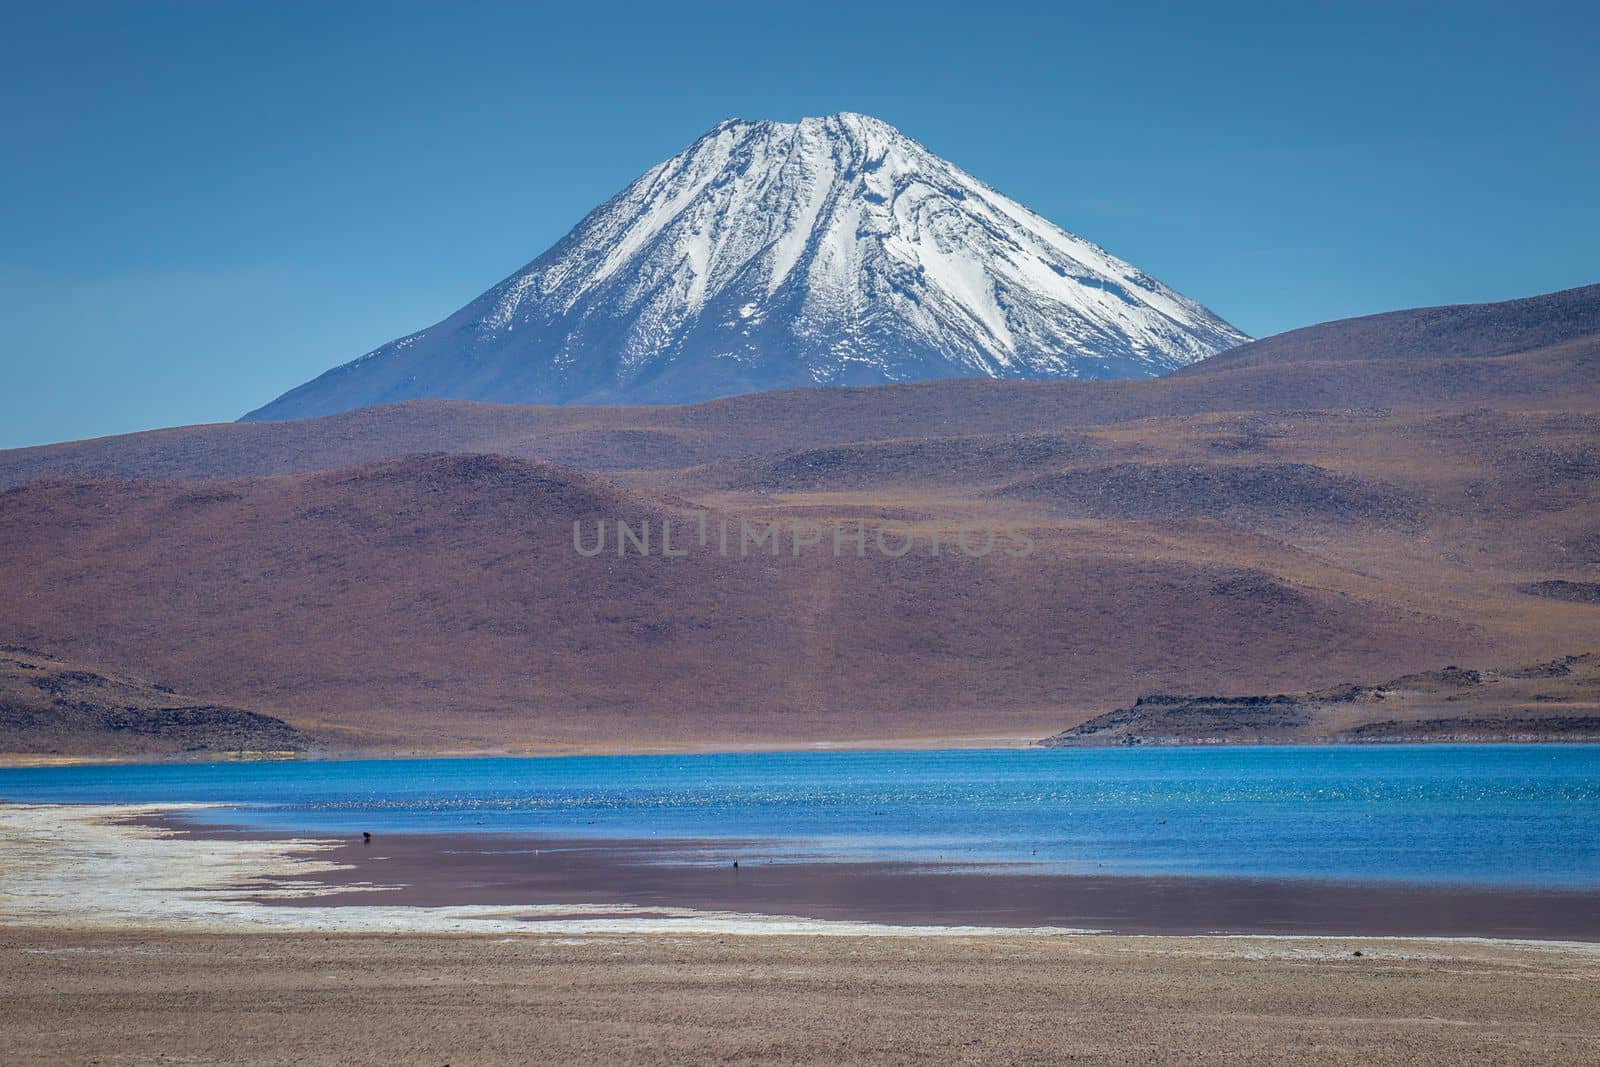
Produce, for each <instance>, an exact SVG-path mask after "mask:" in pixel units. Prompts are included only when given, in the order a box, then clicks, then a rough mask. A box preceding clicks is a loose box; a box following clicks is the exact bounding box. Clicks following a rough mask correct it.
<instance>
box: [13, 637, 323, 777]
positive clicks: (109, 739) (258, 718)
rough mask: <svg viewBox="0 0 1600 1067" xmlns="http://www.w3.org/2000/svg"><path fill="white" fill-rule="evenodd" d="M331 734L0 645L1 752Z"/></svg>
mask: <svg viewBox="0 0 1600 1067" xmlns="http://www.w3.org/2000/svg"><path fill="white" fill-rule="evenodd" d="M330 740H332V739H331V738H325V737H319V736H317V735H316V734H314V733H309V732H307V731H305V730H300V729H297V728H295V727H294V726H291V725H290V724H288V723H286V722H284V721H282V720H281V719H275V718H272V717H271V716H269V715H259V714H257V713H255V712H252V711H245V710H244V709H242V708H232V707H225V706H219V705H216V704H208V703H205V702H203V701H197V700H195V699H193V698H191V697H187V696H185V695H183V694H181V693H179V692H177V691H176V690H174V689H172V688H171V687H170V686H166V685H161V684H157V683H152V682H145V681H140V680H138V679H133V678H128V677H125V676H108V675H104V674H100V673H98V672H96V671H92V670H88V669H86V668H85V667H83V666H82V665H80V664H73V663H64V662H62V661H61V660H58V659H56V658H54V657H52V656H46V655H44V654H43V653H40V652H36V651H34V650H32V649H28V648H20V647H16V646H7V647H4V648H0V753H4V754H6V755H60V756H84V755H93V756H105V755H127V756H134V755H150V754H153V753H166V754H171V753H185V754H189V755H196V756H199V755H212V756H214V755H216V754H218V753H223V752H232V753H258V754H259V753H263V752H271V753H286V752H305V751H308V750H311V749H318V748H323V747H326V746H327V745H328V744H329V742H330Z"/></svg>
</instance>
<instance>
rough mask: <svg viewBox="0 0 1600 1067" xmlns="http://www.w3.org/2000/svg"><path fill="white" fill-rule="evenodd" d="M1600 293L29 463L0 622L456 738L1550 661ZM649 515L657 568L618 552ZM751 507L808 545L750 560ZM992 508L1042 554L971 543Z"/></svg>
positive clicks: (754, 733)
mask: <svg viewBox="0 0 1600 1067" xmlns="http://www.w3.org/2000/svg"><path fill="white" fill-rule="evenodd" d="M1597 303H1600V289H1590V290H1577V291H1574V292H1573V293H1568V294H1555V295H1554V296H1553V297H1552V298H1540V299H1539V300H1535V301H1532V302H1520V301H1519V302H1512V303H1511V304H1508V305H1492V306H1489V309H1488V310H1487V311H1485V310H1484V309H1482V308H1479V309H1465V310H1463V309H1444V310H1445V311H1446V312H1450V313H1449V314H1443V313H1441V312H1419V313H1403V314H1401V315H1399V316H1390V317H1379V318H1378V319H1375V320H1354V321H1353V322H1352V323H1347V324H1330V325H1328V326H1324V327H1317V328H1314V329H1313V330H1312V331H1300V333H1301V334H1305V335H1307V336H1302V337H1299V338H1298V339H1294V340H1292V341H1291V340H1288V339H1272V340H1268V341H1265V342H1259V343H1258V344H1257V345H1253V346H1247V347H1248V348H1249V349H1250V351H1248V352H1247V351H1246V350H1244V349H1241V350H1239V351H1238V352H1236V353H1233V354H1231V355H1225V356H1223V357H1218V358H1217V359H1216V360H1213V361H1208V364H1207V365H1202V366H1200V367H1197V368H1194V369H1191V370H1189V371H1186V372H1185V373H1183V374H1179V375H1173V376H1171V377H1168V378H1164V379H1158V380H1155V381H1148V382H1138V383H1060V384H1043V383H1000V382H975V381H951V382H940V383H930V384H922V385H908V386H896V387H887V388H880V389H840V390H831V391H797V392H785V393H771V394H758V395H753V396H745V397H738V398H734V399H730V400H725V401H717V402H714V403H710V404H702V405H695V406H692V407H683V408H588V409H579V408H515V407H496V406H488V405H473V404H458V403H448V402H418V403H414V404H407V405H400V406H395V407H389V408H378V409H372V410H368V411H360V412H353V413H350V414H348V415H339V416H333V417H330V418H326V419H317V420H308V421H305V422H290V423H255V424H240V425H228V426H209V427H190V428H185V429H179V430H169V431H159V432H157V433H152V434H140V435H132V436H129V437H124V438H108V439H104V440H101V441H91V442H76V443H72V444H65V445H56V446H48V447H46V448H38V449H24V450H18V451H16V452H10V453H3V454H0V482H4V483H8V484H11V485H12V486H13V488H11V489H10V490H8V491H5V492H3V493H0V546H3V548H4V552H3V553H0V583H3V586H4V588H5V589H6V590H7V592H8V594H9V595H8V596H7V597H5V598H0V642H15V643H19V644H25V645H29V646H31V647H38V648H44V649H47V650H50V651H52V652H54V653H56V654H59V655H63V656H69V657H71V658H73V659H76V660H79V661H82V662H85V663H89V664H94V665H97V669H101V668H103V669H105V670H118V671H125V672H132V673H134V674H144V673H154V674H158V675H159V676H160V677H162V678H163V679H164V680H170V682H171V683H172V684H175V685H181V686H182V687H183V688H184V690H185V691H186V692H192V693H196V694H200V697H199V698H198V699H203V700H206V701H211V702H215V703H219V704H232V705H239V706H244V707H249V708H252V709H256V710H257V711H260V712H263V713H269V714H273V715H278V716H281V717H284V718H286V719H289V720H291V721H294V722H296V723H321V724H324V725H326V724H337V725H340V726H344V727H348V728H350V729H352V730H356V731H360V732H361V736H362V737H363V738H365V739H366V741H367V743H370V744H372V745H378V746H390V745H392V744H394V743H397V742H400V741H403V742H405V743H409V744H415V745H421V746H424V747H460V746H468V747H471V746H489V745H494V746H498V745H519V744H521V745H578V744H583V745H606V744H678V743H685V744H689V743H695V744H712V743H743V742H753V741H769V742H770V741H810V740H866V739H873V738H881V739H895V738H914V737H935V736H942V737H951V736H957V735H961V736H977V735H983V736H990V737H994V736H1009V737H1016V738H1024V739H1025V738H1031V737H1037V736H1040V735H1041V734H1043V733H1045V732H1047V731H1049V730H1058V729H1060V728H1061V726H1062V725H1063V724H1066V725H1070V724H1071V723H1072V722H1073V721H1074V720H1083V719H1087V718H1089V717H1091V716H1093V715H1095V714H1097V713H1098V712H1099V711H1101V710H1103V709H1104V708H1106V707H1108V706H1117V705H1125V704H1128V703H1129V702H1131V701H1132V700H1133V699H1134V698H1135V697H1136V696H1137V695H1138V694H1140V693H1150V692H1155V691H1164V692H1183V693H1194V692H1200V693H1212V694H1222V695H1229V694H1239V693H1261V692H1269V691H1284V692H1288V691H1305V690H1316V689H1320V688H1322V687H1325V686H1330V685H1334V684H1337V683H1340V682H1343V681H1345V680H1347V679H1350V678H1384V677H1392V676H1395V675H1400V674H1404V673H1406V672H1412V671H1419V670H1424V669H1427V668H1429V667H1430V666H1433V665H1436V664H1439V663H1446V662H1458V663H1459V662H1531V661H1534V660H1540V659H1549V658H1551V657H1555V656H1558V655H1561V654H1563V653H1564V652H1566V651H1567V650H1570V649H1573V648H1580V647H1590V646H1592V643H1593V634H1594V632H1595V627H1596V625H1600V607H1597V606H1596V605H1595V604H1594V603H1593V602H1592V600H1591V599H1590V598H1588V597H1587V596H1586V595H1582V591H1583V590H1586V589H1588V588H1590V587H1592V586H1593V585H1594V584H1595V583H1596V581H1597V579H1600V466H1597V464H1596V462H1595V456H1596V455H1600V375H1597V374H1596V373H1595V370H1596V359H1597V353H1600V344H1597V341H1596V338H1597V336H1600V335H1596V334H1595V333H1594V332H1593V331H1592V330H1591V327H1592V325H1593V318H1594V315H1593V309H1594V306H1595V305H1596V304H1597ZM1496 309H1498V310H1496ZM1486 315H1487V316H1488V318H1487V319H1485V317H1484V316H1486ZM1552 316H1553V317H1554V322H1553V323H1552V322H1551V321H1547V319H1549V318H1550V317H1552ZM1385 322H1387V323H1389V324H1390V326H1392V327H1393V331H1392V333H1393V335H1392V336H1391V335H1389V334H1385V333H1384V328H1385V327H1384V323H1385ZM1486 322H1487V323H1489V325H1484V323H1486ZM1430 324H1431V325H1430ZM1477 329H1487V330H1490V331H1491V333H1492V335H1493V336H1492V337H1491V338H1489V339H1487V340H1483V341H1481V342H1480V343H1472V342H1470V340H1469V339H1467V336H1468V335H1470V334H1471V333H1472V332H1473V331H1474V330H1477ZM1293 337H1294V335H1286V338H1293ZM1429 337H1436V338H1438V342H1437V343H1438V347H1437V349H1436V350H1435V349H1430V348H1429V347H1428V345H1429V342H1428V338H1429ZM1386 338H1387V339H1386ZM1274 340H1278V341H1279V345H1280V347H1279V351H1280V356H1273V352H1274V348H1273V344H1274ZM419 452H420V453H426V454H413V453H419ZM580 468H581V469H580ZM152 479H155V480H152ZM702 513H703V514H705V515H707V516H708V519H707V520H706V521H707V530H708V538H707V541H706V542H705V543H704V544H702V543H701V542H700V540H699V530H700V523H701V521H702V520H701V515H702ZM618 519H622V520H624V521H627V522H628V523H629V524H630V529H631V530H633V531H634V532H635V533H636V534H637V533H640V532H642V529H643V524H644V523H646V522H648V523H649V524H650V527H651V531H652V537H653V540H652V553H651V555H649V556H647V557H646V556H640V555H639V554H638V552H637V551H636V550H635V551H634V552H632V553H630V554H628V555H625V556H623V557H620V558H619V557H618V556H617V555H616V552H615V534H616V527H615V522H616V520H618ZM721 519H728V520H729V521H730V522H731V523H732V524H733V525H732V527H731V529H732V530H733V531H734V542H733V552H732V553H731V555H729V556H727V557H724V556H722V555H720V554H719V553H718V552H717V550H716V544H717V537H716V532H715V531H717V530H718V528H719V520H721ZM741 519H742V520H749V521H751V522H759V523H766V522H774V521H775V522H778V523H780V524H783V529H784V531H785V532H784V534H783V537H784V540H783V543H782V546H781V553H780V555H778V556H777V557H776V558H774V557H773V556H772V555H771V554H770V552H769V551H768V548H767V546H766V545H765V544H763V545H760V546H757V548H756V549H755V551H753V552H751V553H750V554H749V555H747V556H744V557H741V556H740V555H739V553H738V531H739V526H738V522H739V521H740V520H741ZM574 520H578V521H580V522H581V523H583V524H584V525H583V530H584V531H585V536H586V537H588V538H591V539H592V537H593V535H594V530H595V524H596V523H599V522H602V521H603V522H606V523H608V524H609V529H610V531H611V534H612V539H611V541H610V542H608V544H607V546H606V550H605V551H604V552H602V553H601V554H600V555H598V556H594V557H592V558H591V557H585V556H582V555H580V554H578V553H577V552H576V551H575V550H574V548H573V543H572V524H573V521H574ZM669 520H670V521H672V522H673V524H674V527H673V538H674V543H675V544H676V545H678V546H682V545H683V544H684V542H683V540H682V538H684V537H686V536H687V537H689V538H691V540H692V541H693V544H692V545H690V547H691V548H692V551H691V552H690V554H689V555H687V556H684V557H671V558H664V557H663V556H662V555H661V552H660V545H661V542H660V538H661V534H662V524H663V523H664V522H666V521H669ZM889 520H894V521H896V522H907V523H910V524H912V526H913V528H914V529H913V533H914V536H915V539H916V540H915V546H916V547H915V548H914V549H913V550H912V551H910V552H909V553H908V554H906V555H904V556H898V557H890V556H886V555H885V554H883V553H882V552H880V551H879V550H878V548H877V546H876V544H875V543H874V541H873V534H872V533H871V532H870V530H871V529H872V528H874V527H875V526H876V525H877V524H879V523H881V522H884V521H889ZM836 521H838V522H844V523H846V524H847V525H846V527H845V529H846V530H847V531H848V530H853V529H854V526H853V524H854V523H855V522H857V521H860V522H863V523H866V524H867V528H868V530H869V532H868V533H867V534H866V537H867V539H868V540H867V545H866V547H865V549H864V551H863V554H862V555H860V556H857V555H856V554H855V553H854V551H852V550H849V544H850V542H849V541H848V537H847V538H846V541H845V547H846V551H844V552H843V554H842V555H841V556H840V557H839V558H835V557H834V556H833V554H832V552H831V551H829V549H830V547H831V544H830V542H831V524H833V523H834V522H836ZM963 522H965V523H976V524H980V525H981V524H1013V525H1014V526H1015V527H1017V528H1020V529H1022V530H1024V531H1025V532H1026V533H1027V535H1028V537H1029V538H1031V543H1032V545H1033V551H1032V552H1031V553H1030V554H1028V555H1025V556H1018V555H1012V554H1009V553H1008V552H1007V551H1006V550H1005V548H1006V547H1007V546H1009V547H1016V545H1018V544H1019V543H1020V542H1018V541H1015V540H1012V539H1011V538H1012V537H1013V536H1014V535H1013V534H1011V533H1002V534H1001V535H1000V539H999V542H998V543H999V544H1000V545H1001V546H1002V547H1001V548H999V549H997V550H995V551H992V552H990V553H989V554H988V555H985V556H984V557H982V558H971V557H968V556H966V555H963V554H962V553H961V552H960V551H959V546H958V540H957V536H958V532H959V524H960V523H963ZM797 525H798V527H799V528H800V529H801V530H802V531H805V532H802V534H801V539H802V540H805V539H807V536H808V532H809V531H810V530H811V529H812V527H813V526H820V527H822V529H821V530H820V531H819V532H818V534H817V536H818V537H819V538H820V539H821V540H820V546H816V545H814V546H811V547H809V548H803V550H802V551H801V552H800V554H799V555H795V554H794V551H793V540H794V530H795V528H796V526H797ZM901 537H902V533H901V532H900V531H899V529H898V528H896V530H895V531H894V532H891V533H889V534H888V538H889V541H890V542H892V543H898V541H899V539H900V538H901ZM935 539H937V541H938V543H939V545H940V546H941V549H942V551H941V552H940V553H939V554H938V555H935V554H934V553H933V550H932V549H933V544H934V541H935ZM981 540H982V538H981V537H980V538H979V541H980V542H981ZM1574 590H1577V591H1578V592H1574Z"/></svg>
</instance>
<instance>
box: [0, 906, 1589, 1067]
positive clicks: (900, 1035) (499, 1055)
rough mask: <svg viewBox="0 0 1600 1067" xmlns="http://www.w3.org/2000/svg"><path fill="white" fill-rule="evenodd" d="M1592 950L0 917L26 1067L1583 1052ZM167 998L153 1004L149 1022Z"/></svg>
mask: <svg viewBox="0 0 1600 1067" xmlns="http://www.w3.org/2000/svg"><path fill="white" fill-rule="evenodd" d="M1597 982H1600V961H1597V960H1596V958H1595V956H1594V954H1593V953H1592V952H1589V951H1587V950H1584V949H1578V948H1561V947H1558V946H1546V947H1534V946H1518V945H1512V944H1504V943H1502V944H1486V943H1472V942H1455V943H1451V942H1431V943H1428V942H1405V941H1384V940H1381V939H1371V940H1364V941H1351V940H1319V939H1292V940H1282V939H1270V938H1264V939H1227V938H1214V939H1212V938H1183V939H1173V938H1114V937H1045V938H1040V937H1026V938H1025V937H1004V936H999V937H983V938H960V937H940V936H929V935H922V936H916V937H832V936H812V937H760V936H754V937H752V936H716V935H691V936H662V935H655V936H590V937H582V938H573V937H551V936H521V937H511V938H507V937H485V936H470V935H458V936H451V935H434V936H422V935H411V936H394V935H382V936H379V935H351V934H345V935H326V934H315V935H309V934H303V935H291V934H273V935H259V934H257V935H252V934H248V933H229V934H222V933H184V932H175V931H161V930H118V931H107V930H84V929H75V930H52V929H47V928H39V929H30V928H18V927H0V1044H3V1045H4V1047H5V1048H6V1049H7V1050H8V1052H9V1055H10V1056H11V1057H12V1058H14V1059H16V1060H19V1061H23V1062H29V1063H84V1062H95V1061H99V1062H108V1063H109V1062H115V1063H151V1062H172V1061H182V1060H199V1061H204V1062H208V1063H244V1062H249V1063H294V1062H304V1061H305V1060H307V1059H316V1060H318V1061H320V1062H327V1063H335V1062H361V1063H371V1062H385V1063H430V1064H441V1063H527V1062H534V1061H537V1062H562V1063H680V1062H684V1061H685V1060H693V1061H696V1062H702V1061H708V1060H717V1061H721V1062H730V1063H753V1062H761V1063H907V1062H915V1061H925V1060H938V1061H944V1062H948V1061H950V1060H959V1061H961V1062H983V1063H1021V1062H1039V1061H1041V1060H1044V1061H1051V1062H1061V1061H1072V1060H1086V1061H1093V1062H1098V1063H1147V1062H1150V1061H1152V1060H1155V1059H1160V1058H1164V1057H1165V1058H1181V1059H1182V1060H1183V1062H1190V1063H1271V1064H1283V1063H1351V1064H1356V1063H1361V1064H1372V1063H1394V1064H1400V1063H1412V1062H1416V1060H1417V1059H1418V1058H1419V1057H1425V1058H1428V1059H1430V1060H1432V1061H1436V1062H1458V1063H1459V1062H1468V1061H1478V1062H1485V1061H1493V1062H1497V1063H1508V1064H1520V1063H1526V1064H1539V1065H1543V1064H1553V1063H1584V1062H1592V1055H1593V1050H1594V1046H1595V1044H1596V1042H1597V1041H1600V1029H1597V1022H1596V1019H1597V1018H1600V1014H1597V1012H1596V1010H1595V1009H1596V1006H1597V1005H1596V1000H1595V992H1594V990H1595V988H1596V984H1597ZM175 1009H177V1010H175Z"/></svg>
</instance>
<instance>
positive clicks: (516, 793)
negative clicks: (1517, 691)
mask: <svg viewBox="0 0 1600 1067" xmlns="http://www.w3.org/2000/svg"><path fill="white" fill-rule="evenodd" d="M0 799H3V800H10V801H26V802H60V803H157V802H161V803H174V802H196V801H200V802H212V803H221V804H225V805H227V807H225V808H219V809H212V810H208V811H204V812H201V813H200V814H199V815H198V818H200V819H202V820H206V821H210V822H214V823H217V824H227V825H245V826H250V827H256V828H262V829H271V830H284V831H315V832H325V833H330V834H336V835H350V834H358V833H359V832H360V831H362V830H370V831H372V832H374V833H385V832H388V833H396V832H407V833H429V834H432V833H467V832H470V833H475V834H482V833H504V834H517V835H526V836H537V837H546V838H548V837H572V838H582V839H586V840H594V839H606V838H615V839H627V840H648V841H656V842H661V843H670V842H672V841H675V840H677V841H683V842H686V843H687V842H705V841H717V840H738V841H743V842H747V843H748V844H747V845H746V846H742V847H745V848H746V849H747V851H746V852H745V853H744V854H745V855H747V856H753V857H756V858H758V859H759V860H761V861H765V862H769V863H771V862H790V861H808V860H818V859H830V860H840V859H842V860H846V861H850V860H862V861H917V862H925V863H935V864H938V863H941V862H942V863H946V864H951V865H979V866H993V867H1001V868H1005V869H1008V870H1016V869H1038V870H1041V871H1050V872H1055V873H1061V872H1067V873H1071V872H1083V873H1092V874H1100V875H1113V874H1129V875H1149V874H1161V875H1215V876H1243V877H1253V878H1289V879H1319V880H1333V881H1350V882H1398V883H1416V884H1438V885H1447V884H1454V885H1495V886H1536V887H1546V888H1591V889H1592V888H1595V887H1597V886H1600V745H1461V746H1445V745H1424V746H1381V747H1379V746H1338V747H1249V748H1195V747H1191V748H1136V749H1056V750H953V751H937V752H807V753H793V752H789V753H752V754H729V755H683V756H677V755H675V756H575V757H563V758H542V759H429V760H361V761H306V762H289V763H215V764H164V765H159V764H141V765H115V766H76V767H50V768H19V769H5V770H0ZM0 818H3V815H0ZM696 855H697V853H696V851H695V849H694V848H692V847H686V849H685V852H684V854H683V858H684V859H685V860H686V861H689V862H693V861H695V859H696Z"/></svg>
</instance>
